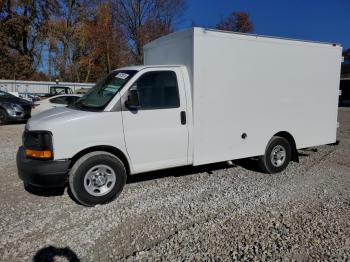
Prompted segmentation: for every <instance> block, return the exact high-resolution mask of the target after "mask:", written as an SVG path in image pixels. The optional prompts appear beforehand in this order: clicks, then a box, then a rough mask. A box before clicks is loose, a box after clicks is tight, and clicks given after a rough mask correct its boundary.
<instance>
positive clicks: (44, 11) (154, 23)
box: [0, 0, 253, 82]
mask: <svg viewBox="0 0 350 262" xmlns="http://www.w3.org/2000/svg"><path fill="white" fill-rule="evenodd" d="M185 10H186V3H185V0H105V1H97V0H46V1H36V0H0V79H22V80H50V81H51V80H55V79H59V80H60V81H72V82H95V81H96V80H97V79H99V78H100V77H102V76H104V75H106V74H107V73H108V72H110V71H111V70H113V69H115V68H118V67H121V66H125V65H130V64H140V63H142V62H143V45H145V44H146V43H148V42H150V41H152V40H154V39H156V38H158V37H160V36H162V35H166V34H169V33H171V32H172V31H174V29H175V28H176V26H178V25H179V23H180V22H181V19H183V15H184V12H185ZM214 27H216V28H217V29H221V30H230V31H238V32H252V31H253V25H252V22H251V21H250V18H249V14H247V13H244V12H232V13H231V14H230V15H229V16H227V17H224V18H222V19H221V20H220V21H218V23H217V25H214Z"/></svg>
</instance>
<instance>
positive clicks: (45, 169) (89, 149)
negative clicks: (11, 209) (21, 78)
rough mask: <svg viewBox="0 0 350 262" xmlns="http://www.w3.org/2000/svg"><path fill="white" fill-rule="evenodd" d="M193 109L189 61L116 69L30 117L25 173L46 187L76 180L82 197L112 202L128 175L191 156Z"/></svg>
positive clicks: (21, 155)
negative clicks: (68, 100) (71, 100)
mask: <svg viewBox="0 0 350 262" xmlns="http://www.w3.org/2000/svg"><path fill="white" fill-rule="evenodd" d="M191 112H192V109H191V92H190V83H189V79H188V74H187V70H186V68H185V67H184V66H176V65H174V66H137V67H127V68H121V69H118V70H115V71H113V72H111V73H110V74H109V75H108V76H107V77H106V78H104V79H103V80H101V81H100V82H99V83H97V84H96V85H95V87H94V88H93V89H92V90H91V91H90V92H89V93H88V94H86V95H84V96H83V97H81V98H80V99H79V100H78V101H77V102H76V103H75V104H73V105H72V106H69V107H67V108H56V109H52V110H49V111H46V112H43V113H41V114H39V115H37V116H34V117H33V118H31V119H30V120H29V122H28V123H27V125H26V128H25V132H24V135H23V138H24V139H23V141H24V143H23V146H22V147H21V148H20V149H19V151H18V156H17V164H18V170H19V176H20V178H21V179H22V180H23V181H24V182H25V183H27V184H30V185H34V186H39V187H57V186H63V185H65V184H66V183H67V181H68V180H69V181H68V182H69V183H70V184H71V187H72V188H73V187H74V189H72V192H73V194H74V196H75V197H76V198H77V199H78V200H79V201H80V202H82V203H83V204H85V205H95V204H97V203H105V202H109V201H111V200H112V199H114V198H115V197H116V195H117V194H118V193H119V191H120V190H121V188H122V187H123V186H124V184H125V181H126V175H127V174H136V173H141V172H146V171H151V170H157V169H163V168H169V167H176V166H183V165H188V164H190V163H191V159H190V158H189V154H190V150H189V142H190V138H189V137H190V130H189V128H190V127H191V122H190V121H191V114H192V113H191ZM140 149H142V150H140ZM96 152H99V153H96ZM73 173H74V175H73ZM86 174H88V175H86Z"/></svg>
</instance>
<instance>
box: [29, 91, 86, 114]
mask: <svg viewBox="0 0 350 262" xmlns="http://www.w3.org/2000/svg"><path fill="white" fill-rule="evenodd" d="M80 97H81V95H77V94H71V95H58V96H53V97H50V98H48V99H43V100H40V101H37V102H35V104H34V109H33V111H32V115H36V114H39V113H41V112H43V111H46V110H49V109H51V108H55V107H65V106H68V105H71V104H73V103H75V101H77V100H78V99H79V98H80Z"/></svg>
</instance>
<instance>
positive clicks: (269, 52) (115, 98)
mask: <svg viewBox="0 0 350 262" xmlns="http://www.w3.org/2000/svg"><path fill="white" fill-rule="evenodd" d="M341 51H342V48H341V46H339V45H337V44H330V43H316V42H310V41H301V40H291V39H280V38H273V37H264V36H256V35H246V34H237V33H232V32H222V31H216V30H207V29H203V28H191V29H188V30H184V31H180V32H175V33H173V34H170V35H168V36H164V37H161V38H159V39H157V40H155V41H153V42H151V43H149V44H147V45H146V46H145V48H144V55H145V57H144V61H145V65H141V66H131V67H125V68H120V69H117V70H115V71H113V72H111V73H110V74H109V75H108V76H107V77H106V78H105V79H104V80H102V81H100V82H99V83H97V84H96V85H95V86H94V87H93V89H92V90H91V91H90V92H89V93H87V94H86V95H84V96H83V97H81V98H80V99H79V100H78V101H77V102H76V103H74V104H73V105H71V106H68V107H65V108H56V109H53V110H50V111H47V112H43V113H42V114H40V115H38V116H34V117H33V118H31V119H30V120H29V122H28V123H27V125H26V128H25V131H24V134H23V146H22V147H20V148H19V150H18V153H17V167H18V174H19V177H20V178H21V179H22V180H23V181H24V183H25V184H29V185H34V186H38V187H55V186H56V187H57V186H64V185H66V184H67V183H68V184H69V187H70V189H71V191H72V193H73V195H74V196H75V198H76V199H77V200H78V201H79V202H81V203H82V204H84V205H88V206H93V205H96V204H104V203H107V202H110V201H112V200H113V199H115V198H116V197H117V196H118V195H119V194H120V193H121V191H122V189H123V187H124V185H125V183H126V178H127V176H128V175H133V174H137V173H143V172H147V171H153V170H159V169H165V168H171V167H177V166H185V165H193V166H198V165H204V164H209V163H215V162H222V161H228V160H234V159H240V158H247V157H258V159H259V163H260V165H261V167H262V169H263V170H264V171H265V172H268V173H278V172H281V171H283V170H284V169H285V168H286V167H287V165H288V163H289V162H290V161H298V152H297V150H298V149H301V148H306V147H312V146H318V145H323V144H329V143H334V142H336V133H337V112H338V94H339V78H340V64H341V53H342V52H341Z"/></svg>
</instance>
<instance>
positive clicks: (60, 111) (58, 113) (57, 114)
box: [26, 107, 98, 131]
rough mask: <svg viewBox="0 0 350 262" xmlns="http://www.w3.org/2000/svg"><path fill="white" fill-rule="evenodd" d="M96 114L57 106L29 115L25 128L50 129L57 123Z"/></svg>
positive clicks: (65, 122)
mask: <svg viewBox="0 0 350 262" xmlns="http://www.w3.org/2000/svg"><path fill="white" fill-rule="evenodd" d="M96 114H98V113H96V112H89V111H80V110H75V109H71V108H67V107H57V108H53V109H50V110H47V111H44V112H42V113H39V114H37V115H35V116H33V117H31V118H30V119H29V121H28V122H27V125H26V129H27V130H48V131H50V130H51V129H52V128H54V127H55V126H57V125H66V124H68V123H69V122H73V121H77V120H80V119H83V118H93V117H95V116H96Z"/></svg>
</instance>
